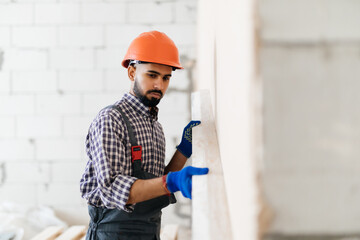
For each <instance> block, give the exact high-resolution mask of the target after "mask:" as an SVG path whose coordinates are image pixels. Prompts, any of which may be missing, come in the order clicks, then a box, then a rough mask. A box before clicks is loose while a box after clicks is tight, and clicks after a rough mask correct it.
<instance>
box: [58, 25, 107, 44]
mask: <svg viewBox="0 0 360 240" xmlns="http://www.w3.org/2000/svg"><path fill="white" fill-rule="evenodd" d="M103 38H104V36H103V28H102V27H101V26H64V27H60V33H59V45H60V46H65V47H100V46H102V45H103V42H104V40H103Z"/></svg>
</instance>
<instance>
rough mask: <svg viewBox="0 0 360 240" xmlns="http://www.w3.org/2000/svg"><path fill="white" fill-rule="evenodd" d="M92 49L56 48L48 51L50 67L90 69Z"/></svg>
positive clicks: (92, 60)
mask: <svg viewBox="0 0 360 240" xmlns="http://www.w3.org/2000/svg"><path fill="white" fill-rule="evenodd" d="M93 67H94V51H93V50H92V49H80V48H79V49H77V48H74V49H68V48H56V49H53V50H51V51H50V68H51V69H62V70H65V69H67V70H68V69H73V70H75V69H92V68H93Z"/></svg>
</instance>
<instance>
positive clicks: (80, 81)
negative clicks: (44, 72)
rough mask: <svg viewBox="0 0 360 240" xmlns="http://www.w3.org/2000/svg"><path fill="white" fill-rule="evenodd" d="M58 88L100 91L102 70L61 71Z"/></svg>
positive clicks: (83, 91) (101, 88) (74, 90)
mask: <svg viewBox="0 0 360 240" xmlns="http://www.w3.org/2000/svg"><path fill="white" fill-rule="evenodd" d="M59 89H60V90H62V91H65V92H82V93H85V92H101V91H102V90H103V72H102V71H61V72H60V73H59Z"/></svg>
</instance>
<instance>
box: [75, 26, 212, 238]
mask: <svg viewBox="0 0 360 240" xmlns="http://www.w3.org/2000/svg"><path fill="white" fill-rule="evenodd" d="M122 66H123V67H125V68H127V71H128V77H129V79H130V81H131V88H130V93H126V94H125V95H124V96H123V98H122V99H121V100H120V101H118V102H116V103H115V104H114V105H112V106H109V107H107V108H104V109H103V110H101V111H100V112H99V114H98V115H97V116H96V118H95V119H94V121H93V122H92V124H91V126H90V128H89V132H88V135H87V138H86V152H87V155H88V158H89V161H88V163H87V165H86V169H85V172H84V174H83V176H82V179H81V181H80V189H81V194H82V197H83V198H85V199H86V200H87V202H88V205H89V206H88V208H89V215H90V218H91V220H90V224H89V230H88V232H87V236H86V239H101V240H103V239H111V240H114V239H125V240H130V239H137V240H150V239H151V240H152V239H160V224H161V209H162V208H164V207H166V206H167V205H169V204H170V203H175V202H176V200H175V197H174V195H173V194H172V193H174V192H176V191H181V192H182V194H183V195H184V196H185V197H187V198H191V187H192V176H193V175H203V174H207V173H208V169H207V168H194V167H186V168H184V169H182V168H183V166H184V165H185V163H186V160H187V158H189V157H190V156H191V153H192V144H191V141H192V139H191V129H192V127H194V126H196V125H198V124H200V122H199V121H191V122H190V123H189V124H188V125H187V126H186V127H185V129H184V131H183V137H182V141H181V143H180V144H179V145H178V146H177V150H176V152H175V154H174V156H173V157H172V159H171V161H170V163H169V164H168V165H167V166H166V167H165V161H164V160H165V137H164V133H163V130H162V127H161V125H160V123H159V122H158V121H157V113H158V108H157V107H156V105H157V104H158V103H159V102H160V100H161V98H162V97H163V96H164V94H165V92H166V90H167V88H168V86H169V83H170V78H171V74H172V71H174V70H175V69H183V68H182V67H181V65H180V62H179V54H178V50H177V48H176V46H175V44H174V42H173V41H172V40H171V39H170V38H169V37H168V36H166V35H165V34H164V33H161V32H157V31H151V32H145V33H142V34H140V35H139V36H138V37H137V38H135V39H134V40H133V41H132V43H131V44H130V46H129V49H128V51H127V53H126V55H125V58H124V60H123V61H122Z"/></svg>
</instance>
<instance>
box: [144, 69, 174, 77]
mask: <svg viewBox="0 0 360 240" xmlns="http://www.w3.org/2000/svg"><path fill="white" fill-rule="evenodd" d="M148 72H150V73H155V74H158V75H161V74H160V73H159V72H157V71H154V70H148ZM164 76H169V77H171V74H165V75H164Z"/></svg>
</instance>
